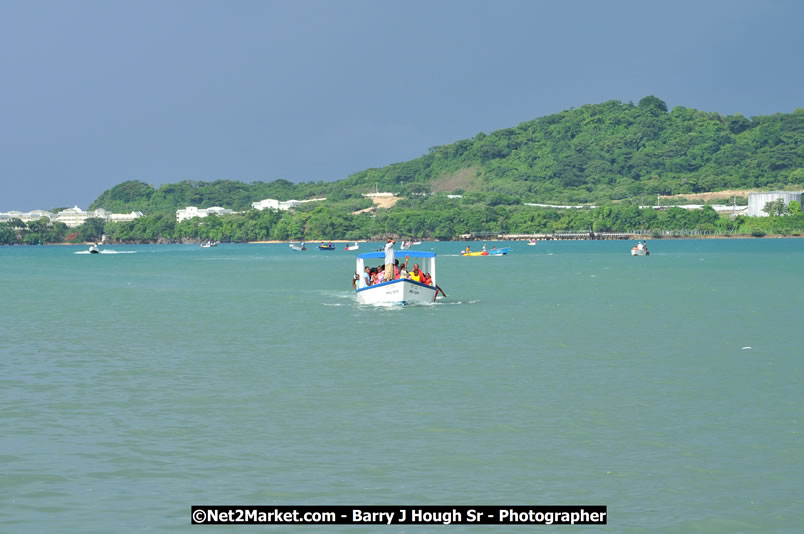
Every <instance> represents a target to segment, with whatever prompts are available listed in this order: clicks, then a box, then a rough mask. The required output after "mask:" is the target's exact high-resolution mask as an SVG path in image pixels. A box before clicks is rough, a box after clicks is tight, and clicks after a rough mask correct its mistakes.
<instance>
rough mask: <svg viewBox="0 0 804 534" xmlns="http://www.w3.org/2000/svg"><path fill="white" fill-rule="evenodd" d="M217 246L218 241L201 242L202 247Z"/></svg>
mask: <svg viewBox="0 0 804 534" xmlns="http://www.w3.org/2000/svg"><path fill="white" fill-rule="evenodd" d="M217 246H218V242H217V241H204V242H203V243H201V248H210V247H217Z"/></svg>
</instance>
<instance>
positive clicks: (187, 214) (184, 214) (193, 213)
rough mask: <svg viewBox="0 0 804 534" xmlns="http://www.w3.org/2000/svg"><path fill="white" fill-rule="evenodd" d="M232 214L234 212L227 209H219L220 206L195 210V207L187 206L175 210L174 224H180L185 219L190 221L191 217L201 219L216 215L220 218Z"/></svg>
mask: <svg viewBox="0 0 804 534" xmlns="http://www.w3.org/2000/svg"><path fill="white" fill-rule="evenodd" d="M233 213H234V211H232V210H230V209H228V208H221V207H220V206H212V207H211V208H196V207H195V206H187V207H186V208H183V209H180V210H176V222H182V221H184V220H186V219H192V218H193V217H198V218H199V219H203V218H204V217H208V216H209V215H216V216H218V217H220V216H221V215H231V214H233Z"/></svg>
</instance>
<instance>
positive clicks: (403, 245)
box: [399, 241, 410, 250]
mask: <svg viewBox="0 0 804 534" xmlns="http://www.w3.org/2000/svg"><path fill="white" fill-rule="evenodd" d="M409 248H410V241H402V242H401V243H400V244H399V250H407V249H409Z"/></svg>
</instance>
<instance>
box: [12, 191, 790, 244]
mask: <svg viewBox="0 0 804 534" xmlns="http://www.w3.org/2000/svg"><path fill="white" fill-rule="evenodd" d="M400 204H402V205H399V206H397V207H395V208H394V209H391V210H385V209H380V210H377V213H376V214H375V215H371V214H368V213H365V214H360V215H351V214H349V213H348V212H345V211H343V210H341V209H334V208H332V207H329V206H327V205H319V206H317V207H314V208H311V209H305V210H299V211H294V212H279V211H275V210H264V211H256V210H249V211H247V212H245V213H241V214H235V215H228V216H223V217H217V216H214V215H211V216H209V217H205V218H203V219H199V218H194V219H190V220H185V221H182V222H181V223H177V222H176V219H175V216H173V215H172V214H170V213H158V214H155V215H147V216H145V217H141V218H139V219H136V220H134V221H131V222H123V223H105V224H104V223H103V221H101V220H99V219H88V220H87V221H86V222H85V223H84V224H83V225H81V226H79V227H78V228H74V229H68V228H67V227H66V226H64V225H63V224H62V223H56V224H54V225H52V226H48V225H47V222H42V221H35V222H31V223H29V224H27V225H26V224H25V223H22V222H21V221H19V223H15V222H12V223H2V224H0V244H18V243H26V244H38V243H40V242H41V243H57V242H63V241H67V242H83V241H98V240H99V239H100V236H101V235H102V234H104V233H105V234H106V237H107V241H108V242H117V243H139V242H148V243H157V242H197V241H199V240H207V239H213V240H217V241H224V242H247V241H262V240H281V241H288V240H294V241H298V240H305V241H317V240H329V239H349V240H353V239H354V240H357V239H371V238H374V239H377V238H380V237H381V236H384V235H396V236H399V237H422V238H429V239H441V240H445V239H451V238H455V237H457V236H459V235H461V234H470V233H491V234H500V233H507V234H537V233H554V232H626V233H631V232H642V233H649V234H652V235H653V236H655V237H663V236H670V235H685V234H687V233H689V232H696V233H703V234H726V235H732V234H743V235H765V234H778V235H801V234H804V213H802V212H801V211H800V210H799V209H798V207H797V206H794V209H795V212H793V210H790V209H789V206H788V210H787V212H788V214H787V215H777V216H771V217H743V216H738V217H736V218H735V219H733V220H732V219H730V218H728V217H720V216H718V214H717V213H715V211H714V210H713V209H712V208H711V207H708V206H707V207H704V208H703V209H699V210H686V209H682V208H677V207H674V208H669V209H666V210H659V211H657V210H653V209H651V208H639V207H637V206H633V205H626V204H615V205H610V206H603V207H600V208H597V209H582V210H578V209H573V210H558V209H549V208H535V207H530V206H522V205H517V204H498V205H495V206H490V205H488V204H486V203H484V202H474V201H473V200H472V199H471V198H469V199H467V198H464V199H460V200H451V199H448V198H447V197H446V195H443V194H440V195H433V196H428V197H422V198H421V199H418V200H416V201H409V202H406V203H404V204H403V203H400Z"/></svg>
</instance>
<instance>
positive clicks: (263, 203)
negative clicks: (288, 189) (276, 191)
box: [251, 198, 326, 211]
mask: <svg viewBox="0 0 804 534" xmlns="http://www.w3.org/2000/svg"><path fill="white" fill-rule="evenodd" d="M321 200H326V198H311V199H309V200H276V199H274V198H266V199H264V200H260V201H259V202H252V203H251V207H252V208H254V209H255V210H259V211H262V210H264V209H271V210H282V211H287V210H290V209H293V208H297V207H299V206H300V205H302V204H304V203H305V202H318V201H321Z"/></svg>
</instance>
